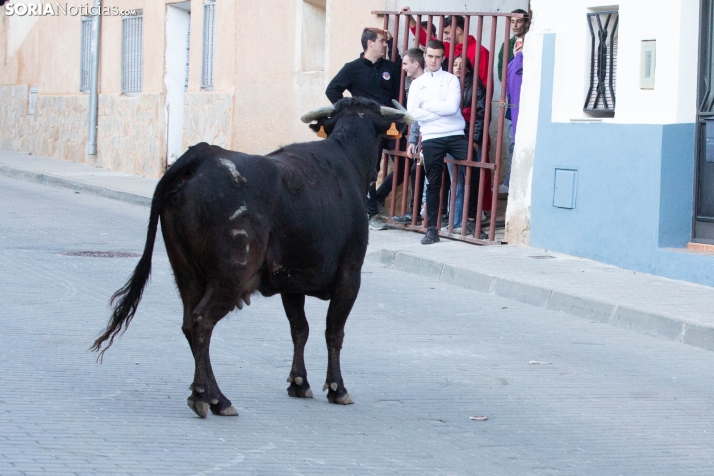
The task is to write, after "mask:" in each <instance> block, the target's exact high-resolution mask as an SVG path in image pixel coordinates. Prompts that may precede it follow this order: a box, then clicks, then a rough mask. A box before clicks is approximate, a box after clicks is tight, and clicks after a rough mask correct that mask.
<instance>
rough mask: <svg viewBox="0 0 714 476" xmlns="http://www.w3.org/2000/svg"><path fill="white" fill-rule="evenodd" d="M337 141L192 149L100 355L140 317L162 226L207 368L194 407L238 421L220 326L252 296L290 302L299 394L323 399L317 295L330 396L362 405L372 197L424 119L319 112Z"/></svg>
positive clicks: (120, 297)
mask: <svg viewBox="0 0 714 476" xmlns="http://www.w3.org/2000/svg"><path fill="white" fill-rule="evenodd" d="M302 120H303V121H304V122H312V121H314V120H316V121H317V123H316V124H311V125H310V127H311V128H313V130H315V131H318V130H320V128H324V131H325V132H326V133H327V134H328V138H327V140H325V141H320V142H307V143H302V144H292V145H289V146H286V147H283V148H281V149H279V150H276V151H275V152H272V153H271V154H268V155H267V156H265V157H263V156H256V155H248V154H242V153H240V152H233V151H228V150H224V149H222V148H220V147H217V146H210V145H208V144H205V143H201V144H198V145H196V146H193V147H191V148H189V150H188V151H187V152H186V153H185V154H184V155H182V156H181V157H180V158H179V159H178V160H177V161H176V163H175V164H174V165H173V166H172V167H171V168H170V169H169V170H168V171H167V172H166V174H165V175H164V176H163V178H162V179H161V180H160V181H159V183H158V185H157V186H156V191H155V192H154V197H153V199H152V203H151V214H150V217H149V226H148V232H147V238H146V244H145V247H144V253H143V255H142V257H141V259H140V260H139V263H138V264H137V266H136V268H135V270H134V272H133V274H132V276H131V278H130V279H129V281H128V282H127V283H126V285H125V286H124V287H123V288H121V289H120V290H119V291H117V292H116V294H114V296H113V297H112V301H111V302H112V305H114V309H113V313H112V316H111V318H110V320H109V323H108V325H107V328H106V330H105V332H104V333H103V334H102V335H101V336H100V337H99V338H98V339H97V340H96V341H95V342H94V345H93V346H92V349H93V350H95V351H101V354H100V356H102V355H103V353H104V352H105V351H106V350H107V349H108V348H109V346H111V345H112V343H113V341H114V338H115V337H116V336H117V335H119V334H120V333H122V332H124V331H125V330H126V329H127V326H128V325H129V322H130V321H131V319H132V318H133V316H134V314H135V313H136V309H137V307H138V305H139V301H140V300H141V296H142V293H143V290H144V287H145V285H146V282H147V280H148V278H149V274H150V272H151V255H152V252H153V247H154V241H155V238H156V232H157V228H158V227H157V225H158V221H159V219H160V220H161V232H162V234H163V237H164V242H165V244H166V251H167V254H168V258H169V262H170V263H171V267H172V268H173V271H174V276H175V279H176V284H177V286H178V290H179V293H180V295H181V300H182V301H183V308H184V311H183V326H182V330H183V332H184V334H185V336H186V339H187V340H188V344H189V346H190V347H191V352H192V353H193V356H194V360H195V364H196V369H195V375H194V379H193V384H192V385H191V390H192V393H191V396H190V397H189V398H188V405H189V406H190V407H191V409H192V410H193V411H194V412H196V414H197V415H198V416H200V417H202V418H205V417H206V416H207V415H208V410H209V408H210V410H211V411H212V412H213V413H214V414H219V415H237V414H238V413H237V412H236V410H235V408H234V407H233V406H232V404H231V402H230V400H228V398H226V397H225V396H224V395H223V393H221V391H220V389H219V388H218V384H217V383H216V379H215V377H214V375H213V370H212V368H211V362H210V357H209V345H210V340H211V334H212V331H213V328H214V327H215V325H216V324H217V323H218V321H219V320H221V319H222V318H223V317H224V316H225V315H226V314H228V313H229V312H231V311H232V310H233V309H234V308H235V307H238V308H239V309H240V308H242V307H243V303H246V304H250V296H251V295H252V294H253V293H255V292H259V293H260V294H262V295H263V296H272V295H275V294H278V293H279V294H280V296H281V298H282V301H283V307H284V308H285V313H286V314H287V317H288V319H289V321H290V332H291V335H292V339H293V344H294V354H293V364H292V369H291V371H290V376H289V377H288V382H290V386H289V387H288V389H287V390H288V394H289V395H290V396H292V397H302V398H309V397H312V391H311V390H310V384H309V383H308V381H307V372H306V370H305V362H304V355H303V351H304V348H305V343H306V342H307V338H308V333H309V328H308V323H307V319H306V318H305V310H304V304H305V296H314V297H317V298H320V299H323V300H330V305H329V308H328V311H327V328H326V330H325V340H326V342H327V349H328V364H327V379H326V381H325V387H324V388H323V391H324V390H327V391H328V394H327V399H328V400H329V401H330V402H332V403H339V404H343V405H346V404H349V403H352V399H351V398H350V395H349V394H348V393H347V389H346V388H345V386H344V382H343V380H342V374H341V372H340V349H341V348H342V341H343V338H344V326H345V322H346V320H347V317H348V315H349V313H350V311H351V309H352V305H353V304H354V302H355V299H356V298H357V293H358V292H359V288H360V278H361V269H362V263H363V260H364V256H365V253H366V250H367V240H368V226H367V212H366V209H365V197H366V193H367V189H368V187H369V184H370V181H372V180H373V178H374V173H375V169H376V165H377V160H378V150H379V145H380V141H381V140H382V139H383V138H384V137H386V135H387V133H388V131H389V129H392V130H393V129H394V128H393V127H392V125H393V124H394V123H395V122H396V123H397V124H398V126H399V129H404V126H403V124H404V123H411V122H412V121H413V119H412V118H411V117H410V116H409V115H408V114H406V113H404V112H402V111H397V110H394V109H389V108H384V107H382V108H380V107H379V106H378V105H377V104H376V103H374V102H372V101H369V100H365V99H352V98H347V99H343V100H341V101H339V102H338V103H337V104H336V105H335V106H334V107H328V108H321V109H318V110H316V111H312V112H310V113H308V114H306V115H305V116H303V118H302Z"/></svg>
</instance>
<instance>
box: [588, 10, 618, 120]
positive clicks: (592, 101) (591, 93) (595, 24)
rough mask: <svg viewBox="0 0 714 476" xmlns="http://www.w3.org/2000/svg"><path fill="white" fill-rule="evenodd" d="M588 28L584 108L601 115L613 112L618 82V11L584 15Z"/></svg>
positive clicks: (609, 114)
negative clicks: (587, 77) (588, 68)
mask: <svg viewBox="0 0 714 476" xmlns="http://www.w3.org/2000/svg"><path fill="white" fill-rule="evenodd" d="M587 20H588V27H589V28H590V38H591V43H590V86H589V88H588V94H587V97H586V98H585V106H584V107H583V110H584V111H585V112H589V113H597V114H599V115H603V116H610V117H612V116H614V115H615V99H616V97H615V92H616V84H617V81H616V79H617V37H618V31H617V27H618V24H619V20H620V17H619V15H618V12H617V11H616V10H615V11H606V12H594V13H588V15H587Z"/></svg>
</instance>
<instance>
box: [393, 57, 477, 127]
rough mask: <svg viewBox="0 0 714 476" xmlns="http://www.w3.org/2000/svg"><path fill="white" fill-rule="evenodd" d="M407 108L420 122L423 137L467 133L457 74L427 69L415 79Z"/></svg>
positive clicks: (410, 88)
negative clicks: (462, 113) (465, 131)
mask: <svg viewBox="0 0 714 476" xmlns="http://www.w3.org/2000/svg"><path fill="white" fill-rule="evenodd" d="M420 104H421V105H422V107H419V105H420ZM407 110H408V111H409V114H411V115H412V116H414V118H415V119H416V120H417V121H418V122H419V130H420V132H421V139H422V140H423V141H425V140H430V139H438V138H439V137H448V136H458V135H464V128H465V127H466V121H464V117H463V116H462V115H461V85H460V84H459V80H458V78H457V77H456V76H454V75H453V74H451V73H447V72H446V71H444V70H442V69H439V70H438V71H435V72H433V73H432V72H431V71H425V72H424V74H422V75H421V76H419V77H418V78H417V79H415V80H414V81H412V84H411V86H409V98H408V99H407Z"/></svg>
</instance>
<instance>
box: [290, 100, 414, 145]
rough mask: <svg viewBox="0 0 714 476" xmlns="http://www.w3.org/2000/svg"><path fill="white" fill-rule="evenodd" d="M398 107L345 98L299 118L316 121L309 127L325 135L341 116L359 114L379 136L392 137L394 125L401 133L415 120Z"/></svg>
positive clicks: (332, 128)
mask: <svg viewBox="0 0 714 476" xmlns="http://www.w3.org/2000/svg"><path fill="white" fill-rule="evenodd" d="M399 107H400V109H394V108H391V107H385V106H380V105H379V104H377V103H376V102H374V101H372V100H370V99H364V98H345V99H342V100H340V101H338V102H337V103H335V104H334V105H333V106H327V107H321V108H318V109H314V110H312V111H310V112H308V113H306V114H305V115H303V116H302V117H301V118H300V120H301V121H302V122H304V123H306V124H309V123H311V122H313V121H316V123H315V124H310V128H311V129H312V130H313V131H315V132H317V133H318V135H320V136H321V137H327V136H329V135H330V134H331V133H332V131H333V130H334V128H335V125H336V124H337V122H338V121H339V119H340V118H341V117H344V116H346V115H353V116H359V117H360V118H363V119H370V120H371V121H372V122H373V123H374V128H375V131H376V132H377V134H378V135H379V136H382V137H385V138H387V139H393V138H394V129H395V127H396V129H397V130H398V131H399V132H400V133H402V132H404V130H405V129H406V126H407V125H408V124H413V123H414V122H415V119H414V117H413V116H412V115H411V114H409V113H408V112H407V111H406V109H404V108H403V107H401V106H399ZM390 131H391V132H390Z"/></svg>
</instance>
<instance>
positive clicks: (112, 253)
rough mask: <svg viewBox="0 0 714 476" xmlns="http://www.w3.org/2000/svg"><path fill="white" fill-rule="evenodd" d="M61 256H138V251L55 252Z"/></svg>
mask: <svg viewBox="0 0 714 476" xmlns="http://www.w3.org/2000/svg"><path fill="white" fill-rule="evenodd" d="M57 254H59V255H62V256H82V257H85V258H139V257H140V256H141V254H139V253H127V252H125V251H62V252H60V253H57Z"/></svg>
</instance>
